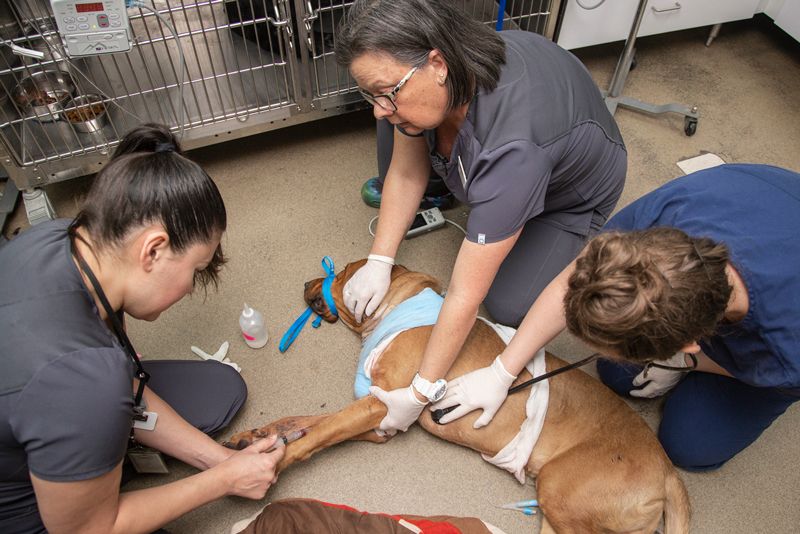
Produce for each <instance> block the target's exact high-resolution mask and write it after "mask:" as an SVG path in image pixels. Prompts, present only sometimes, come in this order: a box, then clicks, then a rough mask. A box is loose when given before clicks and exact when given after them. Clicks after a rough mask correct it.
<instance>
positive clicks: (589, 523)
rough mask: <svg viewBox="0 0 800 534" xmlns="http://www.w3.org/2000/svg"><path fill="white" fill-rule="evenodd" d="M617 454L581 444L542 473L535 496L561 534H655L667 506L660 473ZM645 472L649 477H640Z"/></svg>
mask: <svg viewBox="0 0 800 534" xmlns="http://www.w3.org/2000/svg"><path fill="white" fill-rule="evenodd" d="M648 467H649V466H647V465H642V464H641V463H636V462H635V461H630V460H628V459H626V458H623V457H622V456H620V455H618V454H617V453H616V452H614V451H613V450H609V449H606V448H602V447H600V448H598V447H596V446H595V445H592V444H585V443H583V444H579V445H577V446H575V447H573V448H571V449H569V450H567V451H565V452H564V453H562V454H560V455H558V456H556V457H555V458H552V459H551V460H550V461H548V462H547V463H546V464H544V466H542V468H541V469H540V470H539V474H538V476H537V478H536V495H537V498H538V500H539V506H540V509H541V511H542V513H543V514H544V516H545V517H546V518H547V521H548V523H549V524H550V526H551V527H552V528H553V530H555V531H556V532H559V533H570V532H574V533H584V532H585V533H587V534H588V533H592V532H608V533H612V532H614V533H625V534H651V533H652V532H654V531H655V529H656V528H657V526H658V523H659V521H660V520H661V515H662V512H663V506H664V495H663V492H661V491H659V490H658V488H659V486H660V484H659V483H658V482H659V477H660V476H661V474H660V473H658V472H653V470H650V469H647V468H648ZM640 469H643V470H644V471H643V472H642V471H640Z"/></svg>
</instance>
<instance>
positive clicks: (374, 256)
mask: <svg viewBox="0 0 800 534" xmlns="http://www.w3.org/2000/svg"><path fill="white" fill-rule="evenodd" d="M367 260H375V261H379V262H381V263H388V264H389V265H394V258H390V257H389V256H381V255H380V254H370V255H369V256H367Z"/></svg>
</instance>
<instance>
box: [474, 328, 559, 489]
mask: <svg viewBox="0 0 800 534" xmlns="http://www.w3.org/2000/svg"><path fill="white" fill-rule="evenodd" d="M479 319H481V320H482V321H483V322H485V323H486V324H488V325H489V326H491V327H492V328H494V330H495V331H496V332H497V334H498V335H499V336H500V337H501V338H502V339H503V341H505V343H506V344H508V342H509V341H510V340H511V338H512V337H513V336H514V333H516V330H514V329H513V328H510V327H508V326H504V325H499V324H494V323H491V322H489V321H487V320H486V319H484V318H483V317H479ZM525 368H526V369H528V372H529V373H530V374H531V375H532V376H534V377H536V376H539V375H542V374H544V373H545V371H546V368H545V361H544V349H540V350H539V352H537V353H536V356H534V358H533V359H532V360H531V361H529V362H528V364H527V365H526V366H525ZM549 399H550V384H549V382H548V381H547V380H542V381H541V382H537V383H535V384H533V386H531V392H530V395H529V396H528V402H527V403H526V404H525V415H526V418H525V421H523V422H522V425H521V426H520V429H519V433H518V434H517V435H516V436H514V439H512V440H511V441H510V442H509V443H508V444H507V445H506V446H505V447H503V449H502V450H501V451H500V452H498V453H497V454H496V455H494V456H492V457H489V456H486V455H485V454H481V457H482V458H483V459H484V460H486V461H487V462H489V463H490V464H493V465H496V466H497V467H500V468H502V469H505V470H506V471H508V472H509V473H511V474H513V475H514V476H515V477H516V479H517V480H519V483H520V484H524V483H525V466H526V465H527V464H528V460H529V459H530V457H531V453H532V452H533V448H534V447H535V446H536V442H537V441H538V439H539V434H540V433H541V432H542V426H544V418H545V415H547V403H548V401H549Z"/></svg>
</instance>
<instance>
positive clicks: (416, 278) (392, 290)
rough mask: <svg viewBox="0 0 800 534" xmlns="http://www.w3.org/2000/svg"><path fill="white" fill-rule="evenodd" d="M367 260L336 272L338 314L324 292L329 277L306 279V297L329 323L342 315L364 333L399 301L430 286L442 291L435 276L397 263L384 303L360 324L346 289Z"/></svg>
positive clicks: (334, 293)
mask: <svg viewBox="0 0 800 534" xmlns="http://www.w3.org/2000/svg"><path fill="white" fill-rule="evenodd" d="M366 262H367V260H366V259H361V260H358V261H354V262H352V263H348V264H347V266H346V267H345V268H344V269H342V270H341V271H339V272H338V273H336V277H335V278H334V279H333V282H332V283H331V296H332V297H333V302H334V304H336V311H337V312H338V317H337V316H336V315H334V314H333V313H331V311H330V309H329V308H328V305H327V304H326V303H325V299H324V298H323V296H322V282H323V280H325V279H324V278H315V279H314V280H311V281H309V282H306V284H305V290H304V291H303V298H304V299H305V301H306V303H307V304H308V305H309V306H311V309H312V310H313V311H314V313H316V314H317V315H319V316H320V317H322V318H323V319H325V320H326V321H327V322H329V323H335V322H336V320H337V319H341V320H342V322H343V323H344V324H346V325H347V326H348V328H350V329H351V330H354V331H356V332H358V333H362V332H363V331H364V330H365V329H368V328H369V329H371V328H372V327H374V325H375V324H377V322H378V321H380V318H381V317H382V316H383V315H385V314H386V313H387V312H388V311H389V310H391V309H392V308H394V307H395V306H396V305H397V304H399V303H400V302H402V301H404V300H406V299H407V298H410V297H412V296H414V295H416V294H417V293H419V292H420V291H422V290H423V289H425V288H426V287H430V288H431V289H433V290H434V291H436V292H441V284H440V283H439V281H438V280H436V279H435V278H433V277H431V276H428V275H427V274H423V273H418V272H414V271H409V270H408V269H406V268H405V267H403V266H402V265H395V266H394V267H392V281H391V284H390V285H389V291H387V292H386V296H385V297H384V298H383V301H382V302H381V305H380V306H378V309H377V310H375V313H373V314H372V315H371V316H369V317H365V318H364V319H363V321H362V322H361V323H360V324H359V323H357V322H356V320H355V317H354V316H353V314H352V313H350V311H349V310H348V309H347V307H346V306H345V305H344V298H343V297H342V291H343V290H344V286H345V285H346V284H347V282H348V281H349V280H350V278H352V277H353V275H354V274H356V271H358V270H359V269H360V268H361V267H363V265H364V264H365V263H366Z"/></svg>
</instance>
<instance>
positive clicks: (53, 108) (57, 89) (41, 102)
mask: <svg viewBox="0 0 800 534" xmlns="http://www.w3.org/2000/svg"><path fill="white" fill-rule="evenodd" d="M74 93H75V83H74V82H73V81H72V78H71V77H70V75H69V74H67V73H65V72H61V71H60V70H43V71H39V72H34V73H33V74H31V75H30V76H27V77H25V78H23V79H22V81H20V82H19V85H17V87H16V88H15V89H14V94H13V95H12V96H13V98H14V102H16V104H17V105H18V106H19V107H20V108H22V110H23V112H25V113H27V115H28V116H31V115H35V116H36V117H37V118H38V119H39V120H40V121H54V120H56V119H58V114H59V113H60V112H61V110H62V109H63V106H64V103H65V102H66V101H67V100H69V99H70V98H72V95H73V94H74Z"/></svg>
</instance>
